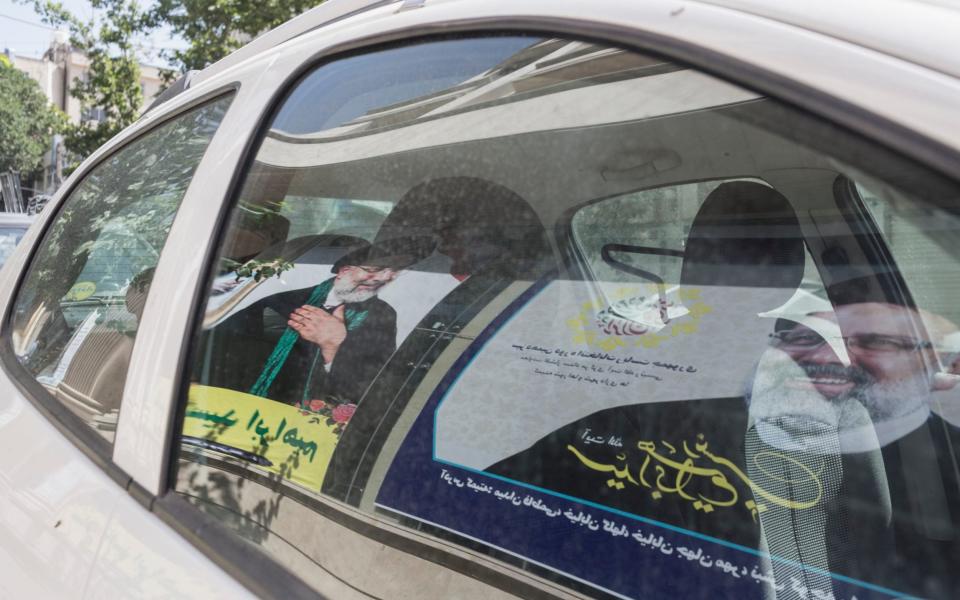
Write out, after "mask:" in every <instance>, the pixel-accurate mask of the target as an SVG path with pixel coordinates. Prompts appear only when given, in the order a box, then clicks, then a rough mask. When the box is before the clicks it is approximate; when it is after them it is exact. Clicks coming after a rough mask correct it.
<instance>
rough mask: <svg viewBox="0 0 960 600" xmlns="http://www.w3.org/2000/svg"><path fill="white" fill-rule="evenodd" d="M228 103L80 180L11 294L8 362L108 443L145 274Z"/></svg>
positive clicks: (185, 119)
mask: <svg viewBox="0 0 960 600" xmlns="http://www.w3.org/2000/svg"><path fill="white" fill-rule="evenodd" d="M228 104H229V99H221V100H218V101H216V102H213V103H211V104H208V105H206V106H204V107H202V108H199V109H195V110H193V111H191V112H189V113H187V114H186V115H183V116H180V117H178V118H176V119H175V120H173V121H171V122H169V123H167V124H165V125H162V126H160V127H158V128H157V129H155V130H153V131H151V132H150V133H148V134H146V135H144V136H142V137H140V138H139V139H137V140H136V141H134V142H133V143H131V144H129V145H127V146H126V147H124V148H123V149H121V150H119V151H118V152H117V153H116V154H115V155H114V156H113V157H111V158H109V159H107V160H106V161H104V162H103V163H101V164H100V165H99V166H97V167H96V168H95V169H94V170H93V171H92V172H91V173H90V174H89V175H87V176H86V178H85V179H84V180H83V181H82V182H80V184H79V185H77V187H76V189H74V191H73V192H72V193H71V194H70V196H69V197H68V198H67V199H66V200H65V201H64V203H63V205H62V208H61V209H60V212H59V213H58V214H57V216H56V218H55V219H54V220H53V222H52V224H51V225H50V228H49V230H48V231H47V233H46V235H45V236H44V238H43V240H42V242H41V243H40V246H39V250H38V252H37V254H36V256H35V258H34V259H33V262H32V263H31V265H30V268H29V271H28V272H27V277H26V279H25V280H24V283H23V286H22V287H21V289H20V291H19V293H18V295H17V300H16V304H15V308H14V313H13V330H12V332H13V345H14V350H15V352H16V354H17V357H18V359H19V360H20V362H21V363H22V364H23V365H24V366H25V367H26V368H27V370H28V371H29V372H30V373H31V374H32V375H33V376H34V377H36V378H37V381H39V382H40V383H41V384H43V385H44V387H46V388H47V389H48V390H49V391H50V393H51V394H53V395H54V396H55V397H56V398H57V400H59V401H60V402H61V403H63V405H64V406H65V407H67V408H68V409H69V410H70V411H72V412H73V413H75V414H76V415H78V416H79V417H80V418H81V419H83V420H84V421H85V422H86V423H87V424H88V425H89V426H90V427H92V428H93V429H94V430H95V431H96V432H97V433H99V434H100V435H102V436H103V437H104V438H105V439H107V440H108V441H111V442H112V441H113V437H114V432H115V428H116V423H117V416H118V414H119V409H120V401H121V397H122V395H123V386H124V382H125V379H126V373H127V368H128V366H129V360H130V353H131V352H132V351H133V342H134V339H135V337H136V333H137V327H138V324H139V319H140V314H141V312H142V310H143V306H144V302H145V301H146V294H147V293H148V290H149V288H150V281H151V278H152V275H153V269H154V267H156V265H157V262H158V260H159V258H160V252H161V250H162V248H163V244H164V242H165V241H166V238H167V234H168V232H169V231H170V225H171V224H172V223H173V218H174V215H175V214H176V212H177V208H178V207H179V206H180V201H181V200H182V199H183V195H184V193H185V192H186V190H187V186H188V185H189V183H190V180H191V178H192V177H193V173H194V170H195V169H196V167H197V164H198V163H199V162H200V158H201V157H202V156H203V153H204V151H205V150H206V148H207V144H208V143H209V142H210V139H211V138H212V137H213V134H214V132H215V131H216V129H217V126H218V125H219V124H220V121H221V119H222V118H223V115H224V113H225V111H226V109H227V106H228Z"/></svg>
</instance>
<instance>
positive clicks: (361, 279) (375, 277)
mask: <svg viewBox="0 0 960 600" xmlns="http://www.w3.org/2000/svg"><path fill="white" fill-rule="evenodd" d="M396 277H397V272H396V271H395V270H394V269H390V268H387V267H375V266H368V265H345V266H343V267H341V268H340V271H339V272H337V276H336V278H335V279H334V282H333V289H334V291H335V292H336V293H337V296H339V297H340V299H341V300H343V301H344V302H350V303H355V302H364V301H365V300H369V299H370V298H373V297H374V296H376V295H377V293H378V292H379V291H380V288H382V287H383V286H385V285H387V284H388V283H390V282H391V281H393V280H394V279H396Z"/></svg>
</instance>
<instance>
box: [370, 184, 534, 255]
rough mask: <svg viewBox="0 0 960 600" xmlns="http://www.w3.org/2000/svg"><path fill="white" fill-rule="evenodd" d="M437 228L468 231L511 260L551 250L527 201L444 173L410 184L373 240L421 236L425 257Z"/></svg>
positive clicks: (494, 186) (499, 188) (474, 239)
mask: <svg viewBox="0 0 960 600" xmlns="http://www.w3.org/2000/svg"><path fill="white" fill-rule="evenodd" d="M441 231H445V232H447V233H450V232H453V233H454V234H456V233H457V232H465V233H469V235H468V236H464V238H465V239H470V240H472V242H473V243H474V244H483V245H489V246H496V247H498V248H500V249H502V254H501V258H507V259H509V261H510V262H512V263H514V264H522V263H524V262H525V261H526V260H528V259H535V258H540V257H542V256H544V255H545V253H546V252H548V251H549V244H548V243H547V241H546V232H545V230H544V228H543V225H542V224H541V222H540V219H539V218H538V217H537V215H536V213H535V212H534V211H533V208H531V207H530V204H529V203H528V202H527V201H526V200H524V199H523V198H521V197H520V196H519V195H517V194H516V193H514V192H513V191H511V190H509V189H507V188H506V187H504V186H502V185H499V184H497V183H494V182H492V181H487V180H484V179H479V178H476V177H443V178H439V179H431V180H429V181H425V182H423V183H420V184H418V185H416V186H414V187H413V188H411V189H410V190H409V191H408V192H407V193H406V194H404V196H403V198H401V199H400V201H399V202H398V203H397V205H396V207H395V208H394V209H393V211H392V212H391V213H390V214H389V215H388V216H387V218H386V220H385V221H384V222H383V225H382V226H381V228H380V230H379V231H378V232H377V236H376V240H375V241H374V245H377V244H379V243H382V242H384V241H386V240H390V239H397V238H400V239H405V240H408V244H409V243H410V241H419V252H420V254H421V255H422V257H423V258H426V257H427V256H428V255H429V254H430V253H431V252H432V251H433V249H434V247H435V246H436V242H437V240H438V236H439V234H440V232H441ZM465 250H467V251H468V252H469V251H471V248H466V249H465ZM498 261H499V259H498ZM517 261H519V263H518V262H517Z"/></svg>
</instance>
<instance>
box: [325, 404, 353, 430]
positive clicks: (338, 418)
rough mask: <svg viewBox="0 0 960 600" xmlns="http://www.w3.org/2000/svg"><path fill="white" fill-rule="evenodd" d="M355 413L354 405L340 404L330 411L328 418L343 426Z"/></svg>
mask: <svg viewBox="0 0 960 600" xmlns="http://www.w3.org/2000/svg"><path fill="white" fill-rule="evenodd" d="M356 411H357V405H356V404H341V405H339V406H337V407H336V408H334V409H333V411H331V413H330V416H331V417H332V418H333V420H334V421H335V422H336V423H343V424H344V425H345V424H346V423H347V421H349V420H350V417H352V416H353V413H355V412H356Z"/></svg>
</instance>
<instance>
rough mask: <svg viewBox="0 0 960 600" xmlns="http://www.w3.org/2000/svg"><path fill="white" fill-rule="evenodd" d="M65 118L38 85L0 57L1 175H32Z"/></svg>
mask: <svg viewBox="0 0 960 600" xmlns="http://www.w3.org/2000/svg"><path fill="white" fill-rule="evenodd" d="M65 124H66V117H65V116H64V115H63V113H61V112H60V111H58V110H57V109H56V108H54V107H53V106H51V105H50V103H49V102H47V98H46V96H44V95H43V92H42V91H41V90H40V86H39V85H37V82H35V81H34V80H32V79H30V77H28V76H27V75H26V74H24V73H21V72H20V71H19V70H17V69H16V68H14V67H13V65H11V64H10V62H9V61H8V60H7V58H6V57H4V56H0V172H2V171H16V172H21V173H24V174H32V173H35V172H36V171H37V170H38V169H39V168H40V167H41V166H42V161H43V153H44V152H45V151H47V150H48V149H49V148H50V136H51V135H53V134H54V133H56V132H58V131H59V130H61V129H62V128H63V127H64V125H65Z"/></svg>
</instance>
